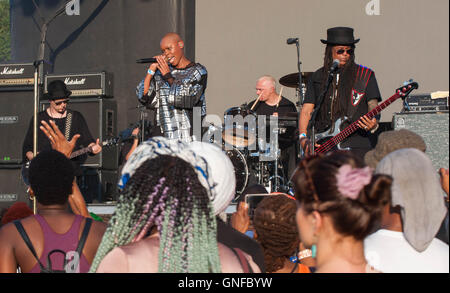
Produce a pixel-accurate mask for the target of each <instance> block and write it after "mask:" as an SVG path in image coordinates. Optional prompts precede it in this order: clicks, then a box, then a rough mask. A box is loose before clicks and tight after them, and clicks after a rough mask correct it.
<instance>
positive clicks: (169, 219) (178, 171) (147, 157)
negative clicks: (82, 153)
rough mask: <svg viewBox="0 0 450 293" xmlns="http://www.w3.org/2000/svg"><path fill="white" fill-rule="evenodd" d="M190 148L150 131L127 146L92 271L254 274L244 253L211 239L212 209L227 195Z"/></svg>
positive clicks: (217, 158)
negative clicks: (117, 190) (140, 140)
mask: <svg viewBox="0 0 450 293" xmlns="http://www.w3.org/2000/svg"><path fill="white" fill-rule="evenodd" d="M201 144H203V143H201ZM190 146H191V144H186V143H182V142H179V141H175V140H168V139H166V138H163V137H155V138H152V139H149V140H148V141H146V142H144V143H142V144H141V145H140V146H138V147H137V149H136V150H135V151H134V152H133V154H132V155H131V157H130V158H129V160H128V161H127V163H126V164H125V166H124V168H123V170H122V177H121V179H120V181H119V183H120V187H121V188H123V190H122V191H121V194H120V196H119V201H118V203H117V207H116V211H115V213H114V215H113V216H112V218H111V220H110V221H109V226H108V229H107V231H106V233H105V236H104V238H103V240H102V243H101V245H100V247H99V250H98V253H97V255H96V257H95V260H94V263H93V266H92V267H91V272H96V271H97V272H178V273H187V272H189V273H197V272H203V273H208V272H216V273H217V272H228V273H231V272H234V273H236V272H251V271H254V272H259V268H258V266H257V265H256V264H255V263H254V262H253V261H252V258H251V257H250V256H249V255H248V254H245V253H243V252H242V251H241V250H239V249H230V248H228V247H227V246H225V245H223V244H221V243H218V242H217V236H216V233H217V227H216V217H215V212H216V211H219V210H221V209H224V206H225V207H226V204H227V203H228V202H229V200H230V199H229V198H226V197H221V196H219V195H220V194H222V195H224V194H226V193H221V192H220V190H218V189H223V188H226V186H220V185H216V182H215V179H217V178H214V177H213V173H212V170H211V169H212V168H211V166H210V164H208V162H207V160H206V159H205V158H204V157H203V154H202V152H200V151H198V150H193V149H190ZM202 147H203V148H205V149H207V148H216V149H217V152H216V154H215V156H214V158H211V160H213V161H214V163H215V164H218V165H223V160H225V161H227V160H229V158H228V157H227V156H226V155H225V154H224V153H223V152H222V151H221V150H220V149H219V148H217V146H214V145H213V144H206V143H205V144H204V145H203V146H202ZM230 164H231V163H230ZM224 175H226V174H224ZM232 175H233V174H231V176H229V177H230V178H232V177H233V176H232ZM230 180H231V179H230ZM230 182H233V181H230ZM148 234H150V235H149V236H148V237H147V235H148Z"/></svg>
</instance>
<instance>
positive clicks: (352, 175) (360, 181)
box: [336, 164, 372, 200]
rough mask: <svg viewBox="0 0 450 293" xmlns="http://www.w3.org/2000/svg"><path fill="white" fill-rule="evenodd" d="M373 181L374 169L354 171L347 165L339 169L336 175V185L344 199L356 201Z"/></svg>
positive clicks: (366, 168)
mask: <svg viewBox="0 0 450 293" xmlns="http://www.w3.org/2000/svg"><path fill="white" fill-rule="evenodd" d="M371 179H372V169H371V168H370V167H365V168H356V169H353V168H352V166H350V165H348V164H347V165H343V166H341V167H340V168H339V170H338V173H337V174H336V185H337V188H338V191H339V192H340V193H341V194H342V195H343V196H344V197H347V198H350V199H353V200H355V199H357V198H358V195H359V192H360V191H361V190H362V189H363V187H364V186H366V185H367V184H369V183H370V180H371Z"/></svg>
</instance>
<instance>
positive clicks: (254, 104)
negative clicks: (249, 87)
mask: <svg viewBox="0 0 450 293" xmlns="http://www.w3.org/2000/svg"><path fill="white" fill-rule="evenodd" d="M261 95H262V93H261V94H260V95H259V96H258V98H257V99H256V101H255V102H254V103H253V106H252V108H251V109H250V110H251V111H253V108H255V106H256V103H258V101H259V98H261Z"/></svg>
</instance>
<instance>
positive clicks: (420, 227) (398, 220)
mask: <svg viewBox="0 0 450 293" xmlns="http://www.w3.org/2000/svg"><path fill="white" fill-rule="evenodd" d="M376 173H379V174H387V175H390V176H392V178H393V180H394V181H393V185H392V194H391V197H390V200H389V201H388V202H386V203H385V205H384V207H383V216H382V224H381V229H380V230H378V231H377V232H376V233H374V234H372V235H370V236H369V237H367V238H366V240H365V254H366V257H367V258H368V259H370V260H371V265H373V266H374V267H375V268H376V269H378V270H381V271H383V272H387V273H391V272H392V273H394V272H397V273H409V272H416V273H424V272H441V273H444V272H446V273H448V272H449V248H448V245H447V244H445V243H443V242H442V241H440V240H438V239H436V238H435V236H436V233H437V232H438V230H439V227H440V225H441V223H442V220H443V219H444V217H445V214H446V212H447V209H446V207H445V205H444V200H443V198H442V190H441V185H440V184H439V179H438V175H437V174H436V171H435V169H434V167H433V165H432V163H431V160H430V159H429V158H428V157H427V155H425V154H424V153H423V152H421V151H419V150H417V149H412V148H407V149H400V150H397V151H395V152H392V153H390V154H389V155H387V156H386V157H384V159H382V160H381V161H380V162H379V163H378V165H377V169H376Z"/></svg>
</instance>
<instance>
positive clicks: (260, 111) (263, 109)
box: [248, 97, 297, 116]
mask: <svg viewBox="0 0 450 293" xmlns="http://www.w3.org/2000/svg"><path fill="white" fill-rule="evenodd" d="M254 102H255V100H253V101H251V102H250V103H249V104H248V106H249V107H250V108H251V107H252V106H253V103H254ZM253 111H255V113H256V114H257V115H267V116H269V115H272V114H273V113H275V112H277V113H278V114H283V113H291V112H297V108H296V107H295V105H294V103H292V102H291V101H289V100H288V99H286V98H285V97H281V101H280V104H279V105H278V106H277V105H275V106H269V105H267V104H266V103H261V102H258V104H257V105H256V106H255V108H254V109H253Z"/></svg>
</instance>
